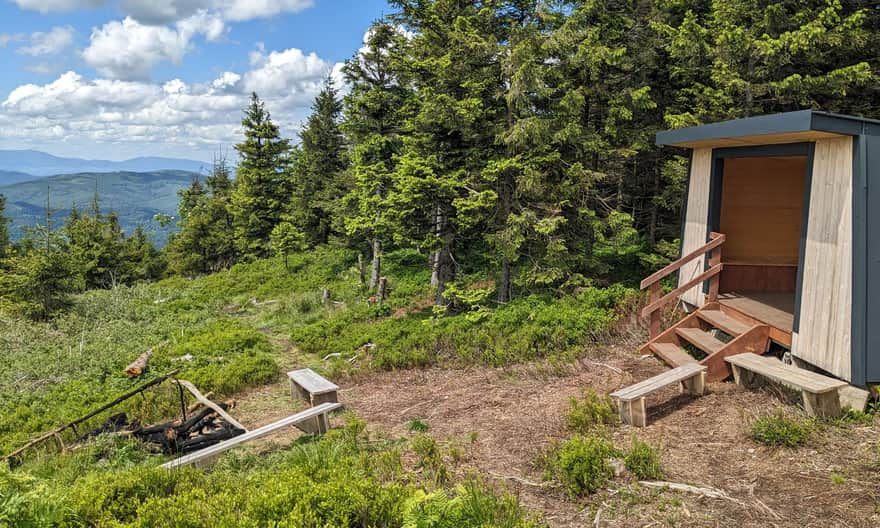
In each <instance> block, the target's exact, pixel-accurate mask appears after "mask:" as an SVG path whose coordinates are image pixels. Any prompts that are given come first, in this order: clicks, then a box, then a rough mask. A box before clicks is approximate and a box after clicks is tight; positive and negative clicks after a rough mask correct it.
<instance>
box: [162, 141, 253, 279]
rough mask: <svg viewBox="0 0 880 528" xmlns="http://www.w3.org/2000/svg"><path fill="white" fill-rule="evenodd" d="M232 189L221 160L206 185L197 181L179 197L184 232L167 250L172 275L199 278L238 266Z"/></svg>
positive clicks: (196, 179)
mask: <svg viewBox="0 0 880 528" xmlns="http://www.w3.org/2000/svg"><path fill="white" fill-rule="evenodd" d="M232 189H233V183H232V180H231V178H230V171H229V167H228V166H227V165H226V160H225V159H224V158H222V157H221V158H218V159H216V160H215V161H214V168H213V170H212V172H211V174H210V175H209V176H208V177H207V178H206V179H205V184H204V185H202V183H201V181H200V180H199V179H198V178H195V179H193V181H192V184H191V185H190V187H189V188H188V189H184V190H183V191H181V192H180V193H179V194H180V197H181V198H180V204H179V208H178V210H179V211H178V212H179V215H180V220H179V222H178V225H179V227H180V231H179V232H178V233H176V234H175V235H174V236H173V237H172V239H171V240H170V241H169V243H168V246H167V248H166V250H165V252H166V254H167V255H168V256H169V259H168V260H169V261H170V266H171V269H172V271H174V272H175V273H178V274H181V275H187V276H195V275H200V274H204V273H211V272H215V271H219V270H222V269H225V268H228V267H229V266H231V265H232V264H233V263H234V261H235V259H236V246H235V237H234V233H235V224H234V218H233V215H232V212H231V211H232V204H231V200H232Z"/></svg>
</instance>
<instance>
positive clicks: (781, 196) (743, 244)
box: [719, 156, 807, 291]
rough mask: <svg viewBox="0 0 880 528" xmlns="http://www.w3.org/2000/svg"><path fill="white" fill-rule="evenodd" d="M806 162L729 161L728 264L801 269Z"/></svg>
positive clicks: (724, 217) (724, 212) (724, 198)
mask: <svg viewBox="0 0 880 528" xmlns="http://www.w3.org/2000/svg"><path fill="white" fill-rule="evenodd" d="M806 163H807V158H806V156H787V157H770V158H767V157H755V158H730V159H727V160H725V161H724V183H723V185H722V191H721V224H720V226H719V231H720V232H722V233H724V234H725V235H726V236H727V241H726V242H725V243H724V248H723V252H722V255H723V256H724V262H725V263H728V262H736V263H740V264H753V265H760V264H776V265H778V264H787V265H791V266H797V263H798V259H799V257H800V245H801V223H802V222H803V207H804V182H805V180H806V173H807V165H806ZM751 289H755V288H751ZM791 291H794V290H793V289H792V290H791Z"/></svg>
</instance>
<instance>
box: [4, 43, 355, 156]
mask: <svg viewBox="0 0 880 528" xmlns="http://www.w3.org/2000/svg"><path fill="white" fill-rule="evenodd" d="M151 36H154V37H155V35H151ZM259 54H260V56H259V58H258V59H257V61H256V63H255V64H254V65H253V66H252V67H251V68H250V69H249V70H247V71H244V72H241V73H237V72H232V71H225V72H222V73H221V74H219V75H218V76H217V78H216V79H214V80H213V81H210V82H207V83H201V84H197V83H185V82H183V81H181V80H179V79H172V80H170V81H167V82H164V83H155V82H149V81H145V80H121V79H113V78H110V79H88V78H86V77H84V76H82V75H80V74H78V73H75V72H72V71H69V72H67V73H64V74H62V75H60V76H59V77H58V78H56V79H55V80H54V81H52V82H50V83H47V84H41V85H38V84H26V85H23V86H19V87H18V88H16V89H15V90H13V91H12V92H11V93H10V94H9V95H8V96H7V97H6V100H5V101H2V103H0V148H4V147H10V148H13V147H14V148H20V147H37V148H40V147H43V148H45V146H46V145H51V146H52V148H53V149H54V150H56V151H59V152H60V151H63V150H64V149H65V146H66V148H69V149H70V150H72V151H74V153H76V154H77V155H80V156H84V155H85V156H91V157H107V156H106V152H108V151H112V152H114V153H118V154H120V155H121V153H125V155H129V156H135V155H149V154H156V155H171V154H173V155H182V156H202V157H204V158H210V155H211V153H212V152H213V151H215V150H216V149H217V148H218V146H219V145H224V146H226V147H228V146H229V145H230V144H233V143H236V142H238V141H240V140H241V124H240V121H241V112H242V110H243V109H244V108H245V106H246V105H247V103H248V96H249V93H250V91H252V90H256V91H257V92H258V93H259V94H260V96H261V97H262V98H263V99H264V100H265V101H266V104H267V107H268V108H269V110H270V111H271V112H272V116H273V119H274V120H275V121H276V122H277V123H278V124H279V125H280V126H281V128H282V131H283V133H284V134H285V135H286V136H287V137H292V138H295V137H296V134H297V131H298V127H299V126H300V124H301V123H302V122H303V120H304V119H305V118H306V117H307V116H308V113H309V107H310V106H311V103H312V101H313V100H314V97H315V96H316V95H317V93H318V91H319V90H320V88H321V85H322V83H323V80H324V79H325V78H326V76H327V75H328V73H330V72H331V71H334V70H335V71H338V69H339V65H333V64H331V63H329V62H327V61H324V60H323V59H321V58H320V57H318V56H317V55H315V54H314V53H309V54H306V53H303V52H302V51H301V50H298V49H288V50H283V51H273V52H270V53H266V52H262V51H261V52H259Z"/></svg>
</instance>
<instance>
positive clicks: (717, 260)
mask: <svg viewBox="0 0 880 528" xmlns="http://www.w3.org/2000/svg"><path fill="white" fill-rule="evenodd" d="M725 240H726V237H725V236H724V235H723V234H721V233H709V242H708V243H707V244H706V245H705V246H703V247H700V248H698V249H695V250H693V251H691V252H690V253H688V254H687V255H685V256H683V257H681V258H680V259H678V260H676V261H675V262H673V263H672V264H670V265H668V266H666V267H665V268H663V269H662V270H660V271H658V272H657V273H654V274H653V275H651V276H650V277H648V278H647V279H645V280H643V281H642V283H641V289H643V290H645V289H648V290H649V291H650V295H649V298H648V305H647V306H645V307H644V308H643V309H642V317H646V318H647V317H650V319H651V339H653V338H655V337H657V335H659V334H660V331H661V328H660V315H661V312H662V310H663V308H664V307H665V306H666V305H668V304H670V303H673V302H675V301H676V300H678V297H679V296H680V295H681V294H683V293H684V292H686V291H688V290H690V289H691V288H693V287H694V286H698V285H700V284H702V283H703V282H704V281H707V280H708V281H709V292H708V293H707V294H706V302H713V301H716V300H717V299H718V286H719V279H720V276H719V275H720V274H721V270H723V269H724V264H722V263H721V244H724V241H725ZM706 254H709V269H707V270H706V271H705V272H703V273H701V274H700V275H698V276H697V277H694V278H693V279H691V280H689V281H688V282H686V283H684V284H682V285H681V286H679V287H678V288H676V289H674V290H672V291H671V292H669V293H667V294H666V295H663V290H662V288H661V285H660V281H662V280H663V279H665V278H666V277H668V276H669V275H671V274H673V273H675V272H676V271H678V270H679V269H681V267H682V266H684V265H685V264H687V263H688V262H690V261H692V260H694V259H698V258H700V257H702V256H703V255H706Z"/></svg>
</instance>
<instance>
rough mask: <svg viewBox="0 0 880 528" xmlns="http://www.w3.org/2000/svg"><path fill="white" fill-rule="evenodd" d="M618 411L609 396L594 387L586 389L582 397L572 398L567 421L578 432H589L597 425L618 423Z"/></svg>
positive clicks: (566, 417) (566, 416)
mask: <svg viewBox="0 0 880 528" xmlns="http://www.w3.org/2000/svg"><path fill="white" fill-rule="evenodd" d="M618 421H619V420H618V417H617V411H616V410H615V409H614V403H613V402H612V401H611V398H609V397H608V396H604V395H603V396H600V395H598V394H596V391H594V390H592V389H585V390H584V391H583V394H582V396H581V398H571V400H569V404H568V413H567V414H566V415H565V423H566V425H567V426H568V428H569V429H570V430H572V431H574V432H577V433H581V434H584V433H588V432H590V431H591V430H593V429H594V428H596V427H602V426H605V425H617V423H618Z"/></svg>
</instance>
